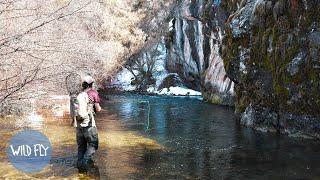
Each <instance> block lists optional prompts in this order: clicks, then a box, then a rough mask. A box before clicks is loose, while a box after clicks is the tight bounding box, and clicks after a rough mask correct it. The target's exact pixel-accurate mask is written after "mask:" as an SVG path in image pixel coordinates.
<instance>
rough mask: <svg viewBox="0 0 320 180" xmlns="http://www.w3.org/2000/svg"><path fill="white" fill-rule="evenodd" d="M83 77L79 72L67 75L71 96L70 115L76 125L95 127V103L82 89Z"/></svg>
mask: <svg viewBox="0 0 320 180" xmlns="http://www.w3.org/2000/svg"><path fill="white" fill-rule="evenodd" d="M80 82H81V77H80V76H79V75H78V74H70V75H68V76H67V77H66V85H67V90H68V92H69V96H70V115H71V118H72V124H73V126H74V127H77V126H78V123H80V126H82V127H86V126H88V125H89V123H90V120H91V125H92V126H94V127H95V121H94V117H93V104H92V103H91V101H90V99H89V96H88V94H87V93H86V92H83V91H81V83H80Z"/></svg>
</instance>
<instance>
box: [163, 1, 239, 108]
mask: <svg viewBox="0 0 320 180" xmlns="http://www.w3.org/2000/svg"><path fill="white" fill-rule="evenodd" d="M226 18H227V14H226V13H225V12H224V11H223V10H222V9H221V7H220V1H202V0H199V1H190V2H189V1H182V2H181V3H180V5H179V6H177V7H176V9H175V12H174V18H173V20H172V23H171V29H170V34H169V37H168V39H167V49H168V59H167V69H168V71H169V72H174V73H178V74H179V75H180V77H181V78H182V79H183V80H184V82H185V83H186V85H187V86H188V87H189V88H192V89H196V90H201V92H202V94H203V96H204V98H205V99H206V100H208V101H210V102H212V103H215V104H224V105H231V106H232V105H233V104H234V83H233V82H232V81H231V80H230V79H229V78H228V77H227V76H226V72H225V69H224V65H223V61H222V58H221V45H222V37H223V35H224V22H225V20H226Z"/></svg>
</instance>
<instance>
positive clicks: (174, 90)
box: [156, 87, 201, 96]
mask: <svg viewBox="0 0 320 180" xmlns="http://www.w3.org/2000/svg"><path fill="white" fill-rule="evenodd" d="M156 93H157V94H159V95H173V96H201V92H198V91H195V90H192V89H187V88H183V87H169V88H163V89H162V90H160V91H159V92H156Z"/></svg>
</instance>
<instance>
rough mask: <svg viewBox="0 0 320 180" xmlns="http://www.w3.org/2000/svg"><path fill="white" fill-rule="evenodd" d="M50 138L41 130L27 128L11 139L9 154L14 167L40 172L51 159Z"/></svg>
mask: <svg viewBox="0 0 320 180" xmlns="http://www.w3.org/2000/svg"><path fill="white" fill-rule="evenodd" d="M51 153H52V147H51V143H50V141H49V139H48V138H47V137H46V136H45V135H44V134H42V133H41V132H39V131H34V130H25V131H21V132H19V133H17V134H16V135H15V136H13V137H12V138H11V140H10V144H9V146H8V148H7V156H8V159H9V160H10V162H11V163H12V165H13V166H14V167H16V168H17V169H19V170H20V171H23V172H26V173H34V172H39V171H41V170H42V169H43V168H45V167H46V166H47V165H48V164H49V162H50V159H51Z"/></svg>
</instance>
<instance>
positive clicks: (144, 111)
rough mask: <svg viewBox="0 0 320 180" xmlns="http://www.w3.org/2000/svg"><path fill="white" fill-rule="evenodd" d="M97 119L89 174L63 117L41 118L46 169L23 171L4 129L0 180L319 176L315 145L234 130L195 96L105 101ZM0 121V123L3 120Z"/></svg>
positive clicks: (227, 113)
mask: <svg viewBox="0 0 320 180" xmlns="http://www.w3.org/2000/svg"><path fill="white" fill-rule="evenodd" d="M109 98H110V100H108V101H105V102H104V103H103V108H104V110H103V111H102V112H101V113H99V114H98V115H97V118H96V120H97V124H98V130H99V141H100V144H99V150H98V151H97V153H96V155H95V161H96V168H95V169H93V170H92V172H90V173H89V174H88V175H84V174H79V173H78V172H77V169H76V168H75V167H74V164H75V159H76V145H75V133H74V129H73V128H72V127H70V126H69V119H68V117H65V118H59V119H57V118H49V117H47V118H45V119H44V121H43V125H42V126H40V129H39V130H41V131H42V132H43V133H45V134H46V135H47V136H48V138H49V139H50V141H51V143H52V145H53V158H52V160H51V163H50V166H48V167H47V168H46V169H45V170H43V171H42V172H40V173H37V174H23V173H21V172H18V171H17V170H15V169H14V168H13V167H12V166H11V165H10V163H9V162H8V161H7V159H6V156H5V153H4V152H5V147H6V145H7V141H8V140H9V138H10V137H11V136H12V134H13V133H14V132H16V131H18V130H19V129H17V128H11V129H10V128H2V129H1V130H0V134H1V137H3V139H4V141H2V142H1V143H0V147H1V153H0V159H1V164H0V177H2V178H5V177H12V178H17V177H19V178H76V179H77V178H80V179H86V178H96V179H98V178H101V179H141V178H147V179H155V178H161V179H319V178H320V153H319V149H320V143H319V142H316V141H312V140H305V139H295V138H289V137H285V136H278V135H276V134H265V133H260V132H255V131H253V130H251V129H250V128H243V127H240V126H239V125H238V124H237V122H236V120H235V117H234V115H233V109H231V108H226V107H221V106H215V105H211V104H207V103H204V102H201V101H199V100H197V99H194V98H179V97H177V98H172V97H153V96H137V95H130V96H110V97H109ZM1 123H2V122H1Z"/></svg>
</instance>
